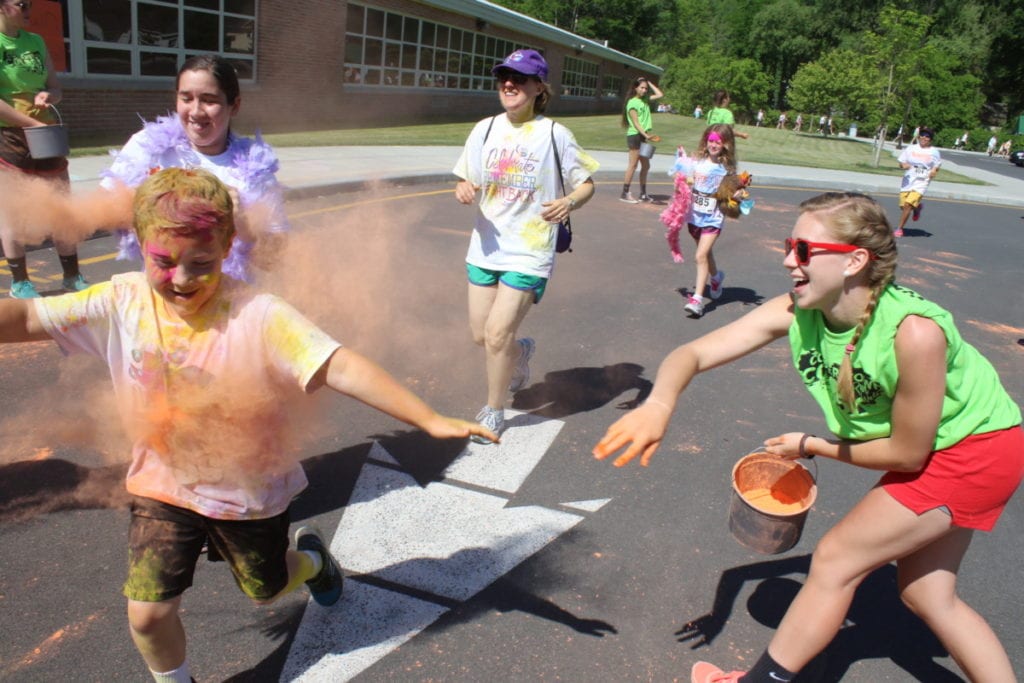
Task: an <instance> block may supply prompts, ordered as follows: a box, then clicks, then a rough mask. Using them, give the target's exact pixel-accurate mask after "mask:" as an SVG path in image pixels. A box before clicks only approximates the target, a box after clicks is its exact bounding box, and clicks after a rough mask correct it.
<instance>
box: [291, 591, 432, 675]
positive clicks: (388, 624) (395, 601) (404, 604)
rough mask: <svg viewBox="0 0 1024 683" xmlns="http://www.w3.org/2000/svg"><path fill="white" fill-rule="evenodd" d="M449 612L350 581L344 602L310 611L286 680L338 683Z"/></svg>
mask: <svg viewBox="0 0 1024 683" xmlns="http://www.w3.org/2000/svg"><path fill="white" fill-rule="evenodd" d="M447 611H448V609H447V608H446V607H442V606H440V605H436V604H433V603H430V602H424V601H422V600H417V599H416V598H412V597H409V596H408V595H403V594H401V593H396V592H394V591H389V590H384V589H382V588H376V587H374V586H369V585H367V584H365V583H361V582H359V581H346V582H345V590H344V592H343V593H342V597H341V600H340V601H339V602H338V604H337V605H334V606H333V607H329V608H324V607H320V606H319V605H317V604H316V603H315V602H313V601H312V600H311V601H310V602H309V604H308V605H307V606H306V613H305V614H304V615H303V616H302V623H301V624H300V625H299V630H298V633H296V634H295V641H294V642H293V643H292V647H291V650H290V651H289V652H288V659H287V661H286V662H285V665H284V671H282V672H281V680H282V681H301V682H302V683H338V682H339V681H347V680H350V679H352V678H354V677H355V676H356V675H357V674H359V673H360V672H361V671H364V670H365V669H367V668H369V667H370V666H372V665H373V664H374V663H375V662H377V661H379V660H380V659H382V658H384V657H385V656H387V655H388V654H389V653H390V652H392V651H393V650H395V649H396V648H398V647H399V646H400V645H401V644H402V643H404V642H406V641H408V640H409V639H410V638H412V637H413V636H415V635H416V634H417V633H419V632H420V631H422V630H423V629H425V628H426V627H427V626H429V625H430V624H431V623H433V622H434V621H436V620H437V618H438V617H440V616H441V615H442V614H444V613H445V612H447Z"/></svg>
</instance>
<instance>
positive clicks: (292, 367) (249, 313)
mask: <svg viewBox="0 0 1024 683" xmlns="http://www.w3.org/2000/svg"><path fill="white" fill-rule="evenodd" d="M35 302H36V311H37V313H38V314H39V318H40V321H41V322H42V325H43V327H44V329H45V330H46V331H47V333H49V334H50V336H51V337H53V339H54V340H55V341H56V342H57V344H58V345H59V346H60V348H61V350H62V351H64V352H65V353H85V354H89V355H93V356H98V357H100V358H102V359H103V360H104V361H106V363H107V364H108V365H109V367H110V375H111V378H112V379H113V383H114V391H115V394H116V397H117V401H118V406H119V408H120V411H121V417H122V419H123V420H124V423H125V426H126V429H127V430H128V433H129V437H130V438H131V440H132V444H133V445H132V462H131V466H130V468H129V470H128V479H127V487H128V491H129V492H130V493H132V494H135V495H138V496H145V497H147V498H153V499H155V500H159V501H163V502H165V503H169V504H171V505H176V506H179V507H183V508H188V509H190V510H194V511H196V512H198V513H200V514H203V515H206V516H208V517H213V518H216V519H262V518H266V517H271V516H273V515H277V514H279V513H281V512H283V511H284V510H285V509H286V508H287V507H288V505H289V503H290V502H291V500H292V498H293V497H294V496H295V494H297V493H298V492H299V491H301V490H302V489H304V488H305V487H306V484H307V483H308V482H307V480H306V476H305V474H304V473H303V471H302V467H301V465H300V464H299V462H298V459H297V457H296V455H297V454H296V453H295V452H294V450H293V448H292V447H291V446H292V444H291V443H290V439H289V437H288V420H287V414H286V412H287V411H286V406H289V405H291V404H294V403H295V401H296V399H297V398H298V397H299V395H301V394H302V393H303V392H304V391H306V390H307V389H308V388H309V383H310V380H311V379H312V378H313V376H314V375H315V374H316V373H317V371H318V370H319V369H320V368H321V367H322V366H323V365H324V363H325V362H327V361H328V360H329V359H330V357H331V355H332V354H333V353H334V351H335V350H337V349H338V347H339V346H340V344H339V343H338V342H336V341H334V340H333V339H332V338H331V337H330V336H328V335H327V334H326V333H324V332H323V331H321V330H320V329H319V328H318V327H317V326H316V325H314V324H313V323H311V322H310V321H309V320H307V319H306V318H304V317H303V316H302V315H301V314H300V313H299V312H298V311H296V310H295V309H294V308H292V307H291V306H289V305H288V304H287V303H285V302H284V301H282V300H281V299H279V298H277V297H275V296H272V295H269V294H261V293H258V292H256V291H255V290H253V289H252V288H250V287H249V286H248V285H245V284H244V283H241V282H238V281H236V280H232V279H230V278H224V279H223V280H222V281H221V286H220V288H219V290H218V292H217V294H215V297H214V298H213V299H211V300H210V301H209V302H208V303H207V304H206V305H205V306H204V309H203V310H204V313H203V315H202V316H200V317H199V318H197V319H194V320H192V321H190V322H188V323H186V322H185V321H183V320H181V318H179V317H178V316H177V315H175V314H174V313H173V312H172V311H169V310H168V309H167V306H166V304H165V302H164V300H163V299H161V298H160V297H159V295H157V294H156V293H154V292H153V290H152V289H151V288H150V287H149V284H148V283H147V282H146V277H145V275H144V274H143V273H126V274H122V275H116V276H114V278H113V279H112V280H111V281H109V282H104V283H101V284H97V285H94V286H92V287H90V288H89V289H86V290H85V291H82V292H78V293H76V294H67V295H65V296H60V297H48V298H41V299H36V300H35Z"/></svg>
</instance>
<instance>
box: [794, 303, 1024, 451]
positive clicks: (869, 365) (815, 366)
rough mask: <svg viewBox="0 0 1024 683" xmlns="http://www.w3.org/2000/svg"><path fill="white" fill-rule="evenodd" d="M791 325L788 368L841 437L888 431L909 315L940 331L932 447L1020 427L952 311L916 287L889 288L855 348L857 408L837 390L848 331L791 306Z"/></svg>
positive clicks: (864, 438) (1009, 402)
mask: <svg viewBox="0 0 1024 683" xmlns="http://www.w3.org/2000/svg"><path fill="white" fill-rule="evenodd" d="M795 313H796V315H795V317H794V319H793V323H792V324H791V325H790V328H789V342H790V346H791V349H792V352H793V365H794V366H795V367H796V368H797V371H798V372H799V373H800V377H801V378H802V379H803V382H804V385H805V386H806V387H807V389H808V391H810V392H811V396H813V397H814V399H815V400H816V401H817V402H818V405H820V406H821V409H822V410H823V411H824V413H825V419H826V421H827V422H828V427H829V429H830V430H832V432H833V433H834V434H836V435H837V436H839V437H840V438H843V439H853V440H856V441H867V440H870V439H879V438H883V437H887V436H889V434H890V433H891V432H892V401H893V397H894V395H895V394H896V385H897V383H898V381H899V369H898V368H897V366H896V353H895V338H896V330H897V328H898V327H899V324H900V323H901V322H902V321H903V319H904V318H906V317H907V316H908V315H918V316H921V317H924V318H928V319H930V320H932V321H934V322H935V323H936V324H937V325H938V326H939V327H940V328H941V329H942V332H943V334H945V336H946V345H947V348H946V392H945V396H944V398H943V401H942V416H941V418H940V420H939V428H938V430H937V432H936V434H935V444H934V446H933V450H942V449H944V448H949V447H950V446H952V445H954V444H956V443H959V442H960V441H962V440H963V439H964V438H966V437H968V436H970V435H972V434H984V433H986V432H993V431H997V430H1000V429H1008V428H1010V427H1013V426H1015V425H1018V424H1020V421H1021V413H1020V408H1019V407H1018V406H1017V404H1016V403H1014V401H1013V399H1012V398H1010V396H1009V394H1007V393H1006V390H1005V389H1004V388H1003V386H1002V384H1001V383H1000V381H999V376H998V375H997V374H996V371H995V368H993V367H992V364H991V363H989V361H988V360H987V359H986V358H985V357H984V356H982V355H981V354H980V353H979V352H978V350H977V349H975V348H974V347H973V346H971V345H970V344H968V343H967V342H965V341H964V340H963V339H962V338H961V337H960V333H959V331H957V329H956V326H955V325H954V323H953V316H952V315H950V313H949V312H948V311H946V310H944V309H943V308H941V307H939V306H938V305H936V304H934V303H932V302H930V301H927V300H926V299H924V298H922V297H921V295H919V294H918V293H917V292H914V291H912V290H909V289H907V288H905V287H901V286H899V285H895V284H892V285H889V286H888V287H886V288H885V290H884V291H883V292H882V295H881V296H880V297H879V300H878V306H877V307H876V308H875V312H874V314H873V315H872V318H871V321H870V322H869V323H868V326H867V328H866V329H865V331H864V334H863V335H862V336H861V338H860V341H859V342H858V343H857V349H856V351H854V353H853V357H852V360H853V372H854V387H855V388H856V392H857V397H858V400H857V409H856V411H855V412H853V413H850V412H849V411H847V410H846V408H845V407H843V405H842V403H841V402H840V399H839V395H838V392H837V391H836V380H837V378H838V376H839V365H840V363H842V360H843V354H844V353H845V348H846V345H847V344H849V343H850V340H851V339H852V338H853V333H854V330H853V329H850V330H846V331H844V332H832V331H830V330H829V329H828V327H827V326H826V325H825V320H824V317H823V316H822V314H821V312H820V311H817V310H802V309H800V308H799V307H797V308H796V310H795Z"/></svg>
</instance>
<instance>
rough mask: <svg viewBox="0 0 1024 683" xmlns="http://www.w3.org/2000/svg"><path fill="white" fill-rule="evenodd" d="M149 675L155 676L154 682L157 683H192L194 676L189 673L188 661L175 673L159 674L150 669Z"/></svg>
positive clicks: (174, 671)
mask: <svg viewBox="0 0 1024 683" xmlns="http://www.w3.org/2000/svg"><path fill="white" fill-rule="evenodd" d="M149 673H151V674H153V680H154V681H156V682H157V683H191V681H192V674H190V673H189V671H188V660H187V659H186V660H185V661H184V662H182V663H181V666H179V667H178V668H177V669H175V670H173V671H165V672H164V673H158V672H156V671H153V670H152V669H150V670H149Z"/></svg>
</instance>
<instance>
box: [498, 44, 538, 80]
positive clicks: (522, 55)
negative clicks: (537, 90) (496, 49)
mask: <svg viewBox="0 0 1024 683" xmlns="http://www.w3.org/2000/svg"><path fill="white" fill-rule="evenodd" d="M501 69H508V70H509V71H515V72H517V73H521V74H523V75H524V76H536V77H537V78H539V79H540V80H542V81H546V80H547V79H548V63H547V62H546V61H544V57H542V56H541V54H540V53H539V52H537V51H536V50H516V51H515V52H513V53H512V54H510V55H509V56H508V57H505V61H504V62H502V63H501V64H498V65H496V66H495V67H494V68H493V69H491V73H492V74H493V75H495V76H497V75H498V71H499V70H501Z"/></svg>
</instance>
